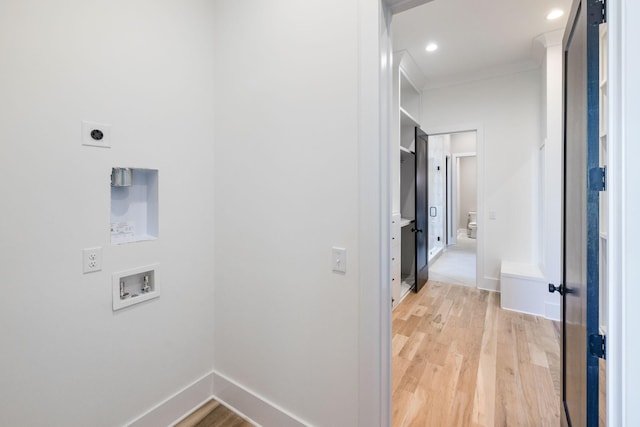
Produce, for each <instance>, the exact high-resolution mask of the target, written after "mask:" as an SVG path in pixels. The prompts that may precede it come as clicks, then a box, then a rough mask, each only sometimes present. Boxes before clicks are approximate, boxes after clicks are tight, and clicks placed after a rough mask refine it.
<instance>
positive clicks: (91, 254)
mask: <svg viewBox="0 0 640 427" xmlns="http://www.w3.org/2000/svg"><path fill="white" fill-rule="evenodd" d="M100 270H102V248H101V247H99V246H98V247H95V248H85V249H83V250H82V272H83V273H92V272H94V271H100Z"/></svg>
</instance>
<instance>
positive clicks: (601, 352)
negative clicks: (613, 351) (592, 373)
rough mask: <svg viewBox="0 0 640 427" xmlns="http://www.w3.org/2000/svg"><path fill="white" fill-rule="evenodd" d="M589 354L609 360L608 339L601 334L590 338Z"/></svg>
mask: <svg viewBox="0 0 640 427" xmlns="http://www.w3.org/2000/svg"><path fill="white" fill-rule="evenodd" d="M589 352H590V353H591V355H592V356H595V357H597V358H599V359H606V358H607V337H606V336H604V335H600V334H593V335H590V336H589Z"/></svg>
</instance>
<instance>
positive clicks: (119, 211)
mask: <svg viewBox="0 0 640 427" xmlns="http://www.w3.org/2000/svg"><path fill="white" fill-rule="evenodd" d="M157 238H158V170H157V169H139V168H126V167H114V168H113V169H112V170H111V243H112V244H116V245H119V244H123V243H132V242H140V241H146V240H156V239H157Z"/></svg>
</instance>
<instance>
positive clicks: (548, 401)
mask: <svg viewBox="0 0 640 427" xmlns="http://www.w3.org/2000/svg"><path fill="white" fill-rule="evenodd" d="M499 298H500V295H499V294H497V293H492V292H487V291H481V290H476V289H474V288H469V287H464V286H456V285H448V284H443V283H439V282H431V281H430V282H428V283H427V284H426V285H425V287H424V288H423V289H422V290H421V291H420V293H418V294H413V293H412V294H410V295H409V296H407V298H406V299H405V300H404V301H403V302H402V303H401V304H400V305H399V306H398V307H397V308H396V309H395V310H394V312H393V338H392V352H393V363H392V393H393V394H392V417H393V419H392V426H393V427H401V426H431V427H437V426H447V427H449V426H465V427H466V426H472V427H480V426H483V427H488V426H509V427H514V426H536V427H538V426H559V425H560V403H559V402H560V397H559V390H560V355H559V354H560V346H559V332H558V330H557V327H556V326H555V325H554V324H553V322H552V321H550V320H546V319H543V318H539V317H535V316H530V315H526V314H520V313H515V312H510V311H505V310H502V309H501V308H500V303H499Z"/></svg>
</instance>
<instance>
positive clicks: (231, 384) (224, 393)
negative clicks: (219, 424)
mask: <svg viewBox="0 0 640 427" xmlns="http://www.w3.org/2000/svg"><path fill="white" fill-rule="evenodd" d="M212 376H213V394H212V398H213V399H215V400H217V401H218V402H220V403H222V404H223V405H224V406H226V407H227V408H229V409H231V410H232V411H234V412H235V413H237V414H238V415H240V416H241V417H242V418H245V419H247V420H248V421H250V422H251V423H253V424H255V425H256V426H278V427H303V426H307V425H309V423H307V422H305V421H303V420H301V419H300V418H298V417H296V416H295V415H293V414H291V413H290V412H288V411H287V410H285V409H283V408H281V407H280V406H278V405H276V404H275V403H273V402H270V401H269V400H267V399H265V398H263V397H262V396H259V395H258V394H256V393H254V392H252V391H251V390H249V389H247V388H245V387H243V386H242V385H240V384H238V383H237V382H235V381H233V380H231V379H229V378H228V377H226V376H224V375H222V374H220V373H218V372H215V371H214V372H213V373H212Z"/></svg>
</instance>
